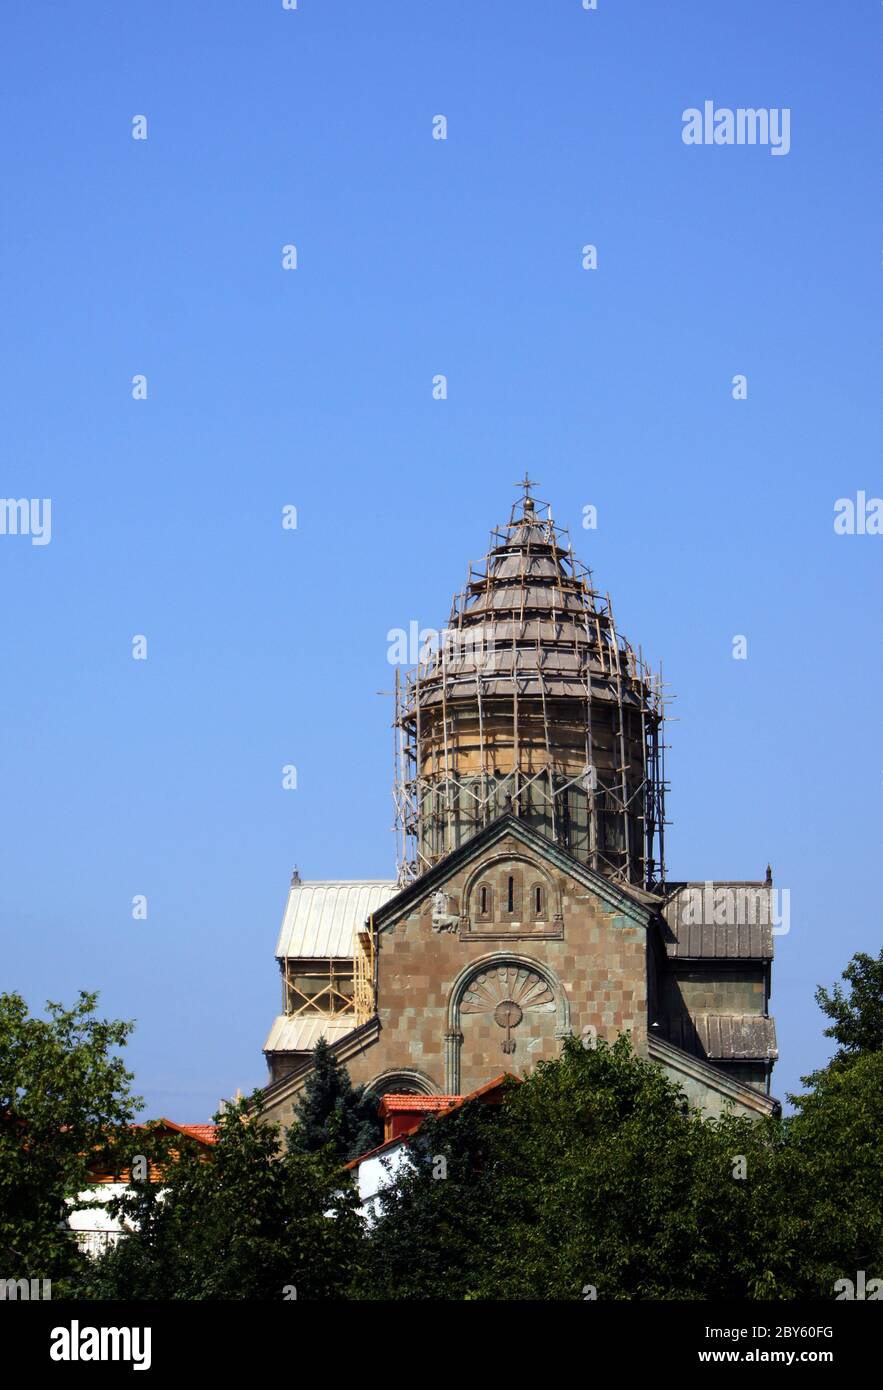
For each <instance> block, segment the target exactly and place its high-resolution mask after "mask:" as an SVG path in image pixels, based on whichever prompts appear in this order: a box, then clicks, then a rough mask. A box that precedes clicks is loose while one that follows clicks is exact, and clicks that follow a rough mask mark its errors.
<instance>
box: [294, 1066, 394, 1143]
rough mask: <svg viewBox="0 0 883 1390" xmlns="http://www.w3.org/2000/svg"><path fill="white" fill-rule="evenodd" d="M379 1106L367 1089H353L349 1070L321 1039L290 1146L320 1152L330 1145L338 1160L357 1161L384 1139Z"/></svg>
mask: <svg viewBox="0 0 883 1390" xmlns="http://www.w3.org/2000/svg"><path fill="white" fill-rule="evenodd" d="M377 1106H378V1102H377V1098H376V1096H374V1095H372V1094H371V1093H370V1092H368V1091H366V1090H365V1087H364V1086H353V1084H352V1082H351V1081H350V1076H349V1072H348V1071H347V1069H346V1067H345V1066H343V1065H341V1063H340V1062H338V1060H337V1058H336V1057H335V1056H334V1053H333V1052H332V1051H331V1048H330V1047H329V1046H328V1043H327V1042H326V1041H325V1039H324V1038H320V1039H319V1041H318V1042H317V1043H316V1046H315V1047H314V1049H313V1067H312V1071H311V1072H310V1075H309V1077H308V1079H307V1082H306V1085H305V1086H304V1088H303V1092H302V1094H301V1095H300V1097H299V1098H298V1100H297V1102H296V1103H295V1108H294V1114H295V1119H294V1124H293V1125H292V1127H291V1129H290V1130H289V1131H288V1146H289V1148H290V1149H291V1150H292V1152H293V1153H317V1152H318V1151H319V1150H321V1149H325V1148H326V1147H328V1146H330V1148H331V1150H332V1151H333V1152H334V1153H335V1154H337V1156H338V1157H339V1158H343V1159H349V1158H356V1157H358V1155H359V1154H363V1153H367V1152H368V1150H369V1149H372V1148H374V1146H375V1145H376V1144H379V1143H381V1141H382V1139H383V1126H382V1125H381V1123H380V1120H379V1119H378V1115H377Z"/></svg>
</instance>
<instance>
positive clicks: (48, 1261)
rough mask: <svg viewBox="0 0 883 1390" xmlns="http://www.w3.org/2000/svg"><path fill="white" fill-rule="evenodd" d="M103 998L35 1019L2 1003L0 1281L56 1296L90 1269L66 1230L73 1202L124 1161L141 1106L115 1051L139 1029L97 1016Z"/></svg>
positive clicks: (13, 1002)
mask: <svg viewBox="0 0 883 1390" xmlns="http://www.w3.org/2000/svg"><path fill="white" fill-rule="evenodd" d="M97 999H98V996H97V995H96V994H86V993H81V994H80V995H79V998H78V1000H77V1003H76V1004H75V1005H74V1007H73V1008H72V1009H65V1008H63V1006H62V1005H61V1004H58V1003H51V1002H50V1003H48V1004H47V1006H46V1007H47V1012H48V1018H45V1019H41V1018H34V1017H32V1016H31V1015H30V1014H29V1013H28V1006H27V1004H26V1003H25V1001H24V999H23V998H22V997H21V995H19V994H3V995H0V1274H2V1276H3V1277H4V1278H12V1277H16V1278H28V1279H51V1280H52V1281H53V1283H54V1285H55V1287H54V1288H53V1294H54V1296H55V1297H59V1296H63V1294H64V1292H65V1288H67V1287H69V1284H70V1281H71V1280H74V1279H76V1278H77V1277H78V1275H79V1273H80V1272H81V1271H82V1269H83V1268H84V1267H85V1265H84V1259H85V1257H83V1256H81V1255H80V1253H79V1251H78V1249H77V1246H76V1242H75V1241H74V1239H73V1238H72V1236H71V1234H70V1231H69V1229H68V1227H67V1214H68V1211H69V1207H68V1199H70V1198H75V1197H76V1196H77V1195H78V1194H79V1193H81V1192H83V1191H84V1189H86V1188H87V1187H88V1186H89V1185H90V1178H89V1174H90V1168H91V1167H92V1166H93V1164H94V1163H95V1160H96V1157H97V1156H102V1159H103V1164H104V1165H106V1166H109V1167H111V1168H112V1167H114V1166H116V1164H118V1163H119V1162H121V1161H122V1160H121V1158H120V1155H121V1154H122V1153H123V1151H124V1149H125V1146H126V1144H127V1142H128V1141H129V1139H130V1133H131V1132H130V1129H129V1126H130V1125H131V1123H132V1121H133V1119H134V1116H135V1113H136V1111H137V1110H138V1109H140V1108H141V1101H140V1099H139V1098H137V1097H136V1096H133V1095H132V1093H131V1091H130V1084H131V1082H132V1079H133V1078H132V1075H131V1073H130V1072H128V1071H126V1069H125V1067H124V1065H123V1062H122V1060H121V1058H120V1057H119V1056H117V1055H114V1054H115V1051H116V1049H118V1048H122V1047H124V1046H125V1044H126V1041H127V1039H128V1037H129V1034H130V1033H131V1031H132V1027H133V1025H132V1024H131V1023H122V1022H113V1021H109V1020H107V1019H100V1018H98V1017H96V1015H95V1008H96V1004H97Z"/></svg>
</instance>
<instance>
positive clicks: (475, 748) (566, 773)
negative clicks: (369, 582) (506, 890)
mask: <svg viewBox="0 0 883 1390" xmlns="http://www.w3.org/2000/svg"><path fill="white" fill-rule="evenodd" d="M533 486H534V484H532V483H530V481H529V480H528V479H525V482H524V483H523V484H522V487H523V488H524V496H523V497H522V498H521V499H519V501H518V502H517V503H516V504H515V506H514V507H513V508H512V513H511V517H510V521H509V524H508V526H506V527H505V528H502V529H501V530H498V531H494V532H492V534H491V547H490V549H489V551H488V553H487V555H486V556H485V557H484V560H483V561H482V562H481V564H479V565H477V566H474V565H470V567H469V573H468V577H467V582H466V585H465V587H464V589H463V590H462V592H461V593H460V594H458V595H457V596H455V598H454V601H453V605H452V608H451V617H450V621H449V624H448V626H447V628H446V629H445V630H444V631H443V632H442V633H440V634H439V635H438V640H437V641H435V642H434V643H430V644H429V646H428V649H427V650H426V651H425V653H423V654H421V660H420V661H419V662H418V664H417V666H416V668H415V669H413V670H411V671H409V672H407V673H406V674H405V676H404V678H403V679H402V678H400V677H399V673H398V671H397V672H396V689H395V701H396V711H395V732H396V747H395V786H394V800H395V808H396V822H397V833H398V861H399V881H400V883H402V884H405V883H408V882H410V881H412V880H413V879H415V878H417V877H419V876H420V875H421V874H422V873H424V872H425V871H426V870H427V869H428V868H430V867H431V866H432V865H433V864H434V863H437V862H438V860H439V859H441V858H443V857H444V856H445V855H446V854H448V853H450V851H451V850H453V849H455V848H457V846H458V845H460V844H462V843H464V842H465V841H466V840H467V839H469V838H470V837H471V836H472V835H474V834H476V833H477V832H478V831H479V830H480V829H482V827H483V826H485V825H487V824H488V823H489V822H490V821H491V820H493V819H495V818H496V817H497V816H499V815H501V814H503V813H504V812H506V811H511V812H512V813H513V814H514V815H516V816H518V817H521V818H523V819H524V820H525V821H526V822H527V823H529V824H531V825H532V826H534V827H535V828H536V829H538V830H540V831H541V833H543V834H544V835H546V836H547V838H549V839H550V840H552V841H553V842H554V843H557V844H560V845H562V846H563V847H565V848H566V849H568V850H569V852H570V853H571V854H573V855H575V856H576V857H577V858H578V859H580V860H582V861H583V862H584V863H586V864H588V865H589V866H590V867H591V868H593V869H595V870H597V871H598V872H599V873H603V874H605V875H607V876H608V877H610V878H612V879H614V880H617V881H620V882H627V883H632V884H636V885H639V886H641V887H645V888H647V889H650V890H654V891H655V890H658V889H659V888H660V887H661V886H663V884H664V881H665V867H664V829H665V791H666V783H665V768H664V758H665V744H664V738H663V721H664V716H665V699H664V687H663V682H662V676H661V673H660V674H659V675H653V674H652V673H651V672H650V670H649V668H648V667H647V666H646V664H645V662H644V659H643V655H642V653H641V652H640V651H637V652H636V651H635V650H634V649H633V648H632V647H631V646H630V644H629V643H628V642H627V641H626V639H625V638H624V637H623V636H622V634H621V633H619V631H618V630H617V627H616V621H615V617H614V613H613V605H612V603H611V600H610V596H609V594H603V595H602V594H600V593H599V592H598V591H597V590H596V589H595V587H594V584H593V580H592V574H591V571H590V570H589V569H588V568H587V567H586V566H585V565H583V564H582V563H581V562H580V561H579V560H577V559H576V557H575V556H574V553H573V548H572V545H571V542H570V537H569V535H568V533H567V532H566V530H564V529H563V528H559V527H557V526H556V525H555V524H554V522H553V519H552V512H551V507H550V506H549V504H548V503H544V502H539V501H537V500H535V499H534V498H533V497H532V496H531V495H530V490H531V488H532V487H533Z"/></svg>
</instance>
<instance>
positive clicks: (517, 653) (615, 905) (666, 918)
mask: <svg viewBox="0 0 883 1390" xmlns="http://www.w3.org/2000/svg"><path fill="white" fill-rule="evenodd" d="M534 487H535V484H533V483H531V482H530V481H529V480H528V479H527V478H526V479H525V481H524V483H523V484H521V489H522V492H523V496H521V497H520V498H519V499H518V501H517V502H516V503H515V505H514V506H513V508H512V510H511V513H510V518H509V522H508V524H507V525H505V526H503V527H502V528H500V529H499V530H496V531H494V532H492V534H491V537H490V546H489V549H488V552H487V554H486V555H485V556H484V558H483V560H481V561H480V562H479V563H477V564H472V565H470V567H469V571H468V575H467V580H466V584H465V587H464V589H463V590H462V592H461V593H460V594H459V595H457V596H456V597H455V599H454V602H453V606H452V609H451V616H450V620H449V623H448V625H447V627H446V628H444V630H443V631H442V632H441V633H440V634H439V637H438V640H437V641H434V642H432V641H430V642H427V644H426V646H425V648H424V650H423V651H422V652H421V658H420V660H419V662H418V663H417V665H416V667H415V668H414V669H413V670H411V671H409V672H408V673H407V675H406V676H405V677H404V679H401V680H400V679H398V675H397V680H396V713H395V728H396V737H397V773H396V784H395V789H394V795H395V804H396V811H397V824H398V842H399V865H398V872H397V875H396V877H395V878H394V879H393V878H391V879H375V880H369V881H354V880H350V879H335V880H322V881H309V880H304V881H302V880H301V878H300V876H299V874H297V873H295V874H294V876H293V878H292V881H291V885H290V888H289V893H288V900H287V903H286V906H285V912H284V916H283V919H282V925H281V929H280V932H279V937H278V941H277V945H276V960H277V963H278V968H279V972H280V976H281V989H282V1005H281V1011H280V1013H279V1015H278V1016H277V1017H276V1019H275V1020H274V1022H273V1024H272V1027H271V1028H270V1033H269V1036H268V1038H267V1041H266V1043H265V1046H264V1054H265V1056H266V1059H267V1064H268V1068H269V1083H268V1085H267V1087H266V1089H265V1091H264V1113H265V1115H266V1117H267V1118H268V1119H270V1120H275V1121H278V1122H280V1123H281V1124H283V1125H287V1124H290V1123H291V1119H292V1114H293V1109H292V1108H293V1104H294V1102H295V1100H296V1098H297V1095H298V1092H299V1091H300V1089H301V1087H302V1086H303V1084H304V1082H305V1080H306V1077H307V1075H308V1073H309V1070H310V1065H311V1061H310V1059H311V1051H312V1048H313V1047H314V1046H315V1044H316V1042H317V1041H318V1039H319V1038H325V1039H326V1040H327V1041H328V1044H329V1046H330V1047H331V1048H332V1050H333V1052H334V1054H335V1055H336V1056H337V1057H338V1058H339V1059H340V1061H341V1062H344V1063H345V1064H346V1066H347V1067H348V1069H349V1072H350V1076H351V1077H352V1080H353V1081H354V1082H355V1083H365V1084H367V1085H368V1086H369V1087H370V1088H371V1089H372V1090H373V1091H374V1092H375V1093H377V1094H378V1095H385V1094H390V1093H396V1094H402V1093H410V1094H414V1095H423V1096H462V1095H466V1094H468V1093H470V1092H473V1091H476V1090H478V1089H479V1088H481V1087H482V1086H484V1085H485V1084H486V1083H487V1082H489V1081H490V1080H491V1079H492V1078H494V1077H498V1076H499V1075H500V1073H501V1072H512V1073H514V1074H516V1075H521V1074H523V1073H524V1072H526V1071H528V1070H529V1069H530V1068H531V1067H532V1066H534V1064H535V1063H536V1062H538V1061H540V1060H542V1059H551V1058H554V1057H556V1056H557V1055H558V1053H559V1051H560V1048H561V1045H562V1040H563V1039H564V1038H566V1037H567V1036H569V1035H570V1034H575V1035H576V1036H577V1037H580V1038H582V1039H583V1041H584V1043H585V1045H586V1046H592V1045H593V1044H594V1042H595V1040H596V1039H598V1038H603V1039H606V1040H608V1041H610V1042H612V1041H613V1040H614V1039H615V1038H616V1037H617V1036H618V1035H619V1034H620V1033H623V1032H627V1033H629V1034H630V1036H631V1040H632V1044H633V1046H634V1048H635V1050H636V1051H637V1052H638V1054H639V1055H641V1056H643V1057H645V1058H647V1059H649V1060H650V1061H652V1062H655V1063H657V1064H658V1065H659V1066H661V1067H662V1068H663V1070H664V1071H665V1072H666V1073H667V1074H668V1075H669V1076H670V1077H671V1078H672V1079H673V1080H674V1081H676V1082H677V1083H678V1084H679V1085H681V1086H682V1087H683V1089H684V1091H685V1093H686V1095H687V1096H688V1098H689V1100H690V1102H691V1103H692V1104H694V1105H696V1106H699V1107H701V1108H702V1109H704V1110H705V1111H706V1113H709V1114H720V1113H721V1112H723V1111H724V1110H726V1109H730V1108H731V1109H732V1110H733V1111H734V1112H735V1113H738V1114H748V1115H765V1114H769V1113H771V1112H773V1111H774V1110H776V1109H777V1108H778V1102H777V1101H775V1100H774V1098H773V1097H772V1095H771V1091H770V1085H771V1073H772V1068H773V1064H774V1062H775V1059H776V1056H777V1049H776V1034H775V1025H774V1022H773V1019H772V1017H771V1016H770V1013H769V999H770V980H771V967H772V956H773V935H774V931H773V920H774V918H773V910H772V896H773V888H772V875H771V873H770V871H769V869H767V871H766V877H765V879H756V880H741V881H740V880H731V881H728V882H726V883H721V882H719V881H718V882H716V883H713V884H712V883H710V882H705V883H686V882H682V881H672V880H670V879H669V878H668V877H667V875H666V868H665V861H664V837H665V791H666V780H665V766H664V760H665V742H664V715H665V709H664V694H663V687H662V682H661V678H660V677H658V676H654V675H653V674H652V673H651V672H650V670H649V668H648V666H647V665H646V664H645V662H644V659H643V656H642V653H641V651H640V649H636V648H635V647H633V646H632V645H631V644H630V643H629V642H628V641H627V640H626V639H625V637H624V636H623V635H622V633H621V632H620V631H619V629H618V628H617V625H616V621H615V618H614V611H613V604H612V602H611V599H610V596H609V594H606V593H602V592H601V591H600V590H598V589H596V588H595V584H594V580H593V576H592V573H591V571H590V570H589V569H587V568H586V567H585V566H584V565H583V564H582V563H581V562H580V561H579V560H578V559H577V558H576V556H575V555H574V553H573V549H572V546H571V544H570V541H569V538H568V536H567V533H566V532H565V531H564V530H563V529H562V528H560V527H558V526H557V525H556V524H555V523H554V521H553V518H552V510H551V507H550V506H549V505H548V504H546V503H542V502H540V501H539V500H538V499H536V498H534V496H533V495H532V492H533V488H534Z"/></svg>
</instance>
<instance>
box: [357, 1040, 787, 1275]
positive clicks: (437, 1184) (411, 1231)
mask: <svg viewBox="0 0 883 1390" xmlns="http://www.w3.org/2000/svg"><path fill="white" fill-rule="evenodd" d="M779 1145H780V1128H779V1126H778V1124H777V1123H776V1122H775V1121H773V1122H769V1123H765V1122H761V1123H758V1122H757V1121H753V1120H749V1119H747V1118H740V1117H725V1118H723V1119H719V1120H714V1119H709V1118H706V1117H703V1116H702V1115H701V1114H700V1113H699V1112H697V1111H696V1110H691V1109H690V1108H689V1107H688V1105H687V1103H686V1100H685V1097H684V1095H683V1093H682V1092H681V1091H680V1089H679V1088H678V1087H677V1086H675V1085H674V1084H673V1083H672V1082H671V1081H669V1080H668V1078H667V1077H666V1076H665V1075H664V1073H663V1072H662V1071H661V1070H660V1069H659V1068H658V1067H656V1066H654V1065H652V1064H650V1063H648V1062H645V1061H643V1060H641V1059H640V1058H638V1057H636V1056H635V1055H634V1053H633V1052H632V1050H631V1046H630V1043H629V1041H628V1039H627V1038H620V1039H619V1040H618V1041H617V1042H616V1043H615V1044H614V1045H613V1046H608V1045H607V1044H605V1043H604V1042H599V1043H598V1045H597V1047H594V1048H590V1049H586V1048H585V1047H583V1046H582V1045H581V1043H580V1042H579V1041H578V1040H577V1039H573V1038H572V1039H570V1040H568V1042H567V1043H566V1044H565V1047H564V1051H563V1054H562V1056H561V1057H560V1058H559V1059H557V1060H556V1061H553V1062H541V1063H539V1064H538V1065H537V1067H536V1068H535V1069H534V1071H533V1072H532V1073H531V1075H530V1076H529V1077H527V1079H526V1080H525V1081H524V1082H523V1083H522V1084H521V1085H517V1084H516V1083H514V1082H513V1083H512V1087H511V1089H510V1091H509V1093H508V1095H507V1096H506V1097H505V1099H504V1103H503V1104H502V1105H501V1106H499V1107H493V1106H481V1105H479V1104H478V1103H476V1102H471V1103H467V1104H466V1105H465V1106H463V1107H461V1108H460V1109H459V1110H458V1111H456V1112H454V1114H452V1115H451V1116H448V1117H445V1118H441V1119H438V1120H434V1121H431V1122H429V1123H427V1124H426V1125H425V1126H424V1127H423V1128H422V1130H421V1131H420V1139H419V1143H417V1144H412V1146H411V1149H412V1153H413V1163H412V1165H411V1167H410V1169H409V1170H406V1171H404V1172H403V1173H402V1174H400V1175H399V1177H398V1178H397V1180H396V1181H395V1182H394V1183H393V1184H392V1185H391V1187H390V1188H389V1189H388V1190H387V1192H386V1193H385V1194H384V1196H383V1198H382V1215H381V1219H380V1220H379V1221H378V1223H377V1225H376V1226H375V1227H374V1228H373V1230H372V1231H371V1232H370V1235H369V1238H368V1242H367V1254H366V1262H367V1274H366V1277H365V1281H364V1284H363V1296H367V1297H372V1298H383V1299H386V1298H425V1299H445V1298H457V1299H460V1298H469V1299H474V1298H480V1299H489V1300H498V1299H580V1298H584V1297H591V1296H592V1290H595V1291H596V1292H597V1296H598V1297H599V1298H608V1299H609V1298H614V1299H624V1298H629V1299H659V1298H662V1299H675V1298H688V1299H696V1298H713V1297H720V1298H751V1297H789V1296H792V1292H793V1289H792V1286H791V1285H790V1284H789V1283H788V1280H787V1270H786V1278H785V1280H784V1281H782V1280H780V1278H779V1276H778V1275H777V1272H776V1269H775V1267H774V1266H773V1265H771V1263H770V1259H769V1251H770V1249H771V1248H772V1249H776V1248H777V1244H778V1239H779V1222H780V1218H779V1215H778V1213H779V1210H780V1207H781V1202H780V1197H781V1192H780V1186H779V1154H778V1149H779ZM440 1158H443V1159H444V1160H445V1162H444V1164H443V1165H442V1164H440V1163H439V1159H440ZM442 1172H444V1173H445V1174H446V1176H444V1177H442V1176H439V1175H440V1174H441V1173H442Z"/></svg>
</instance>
